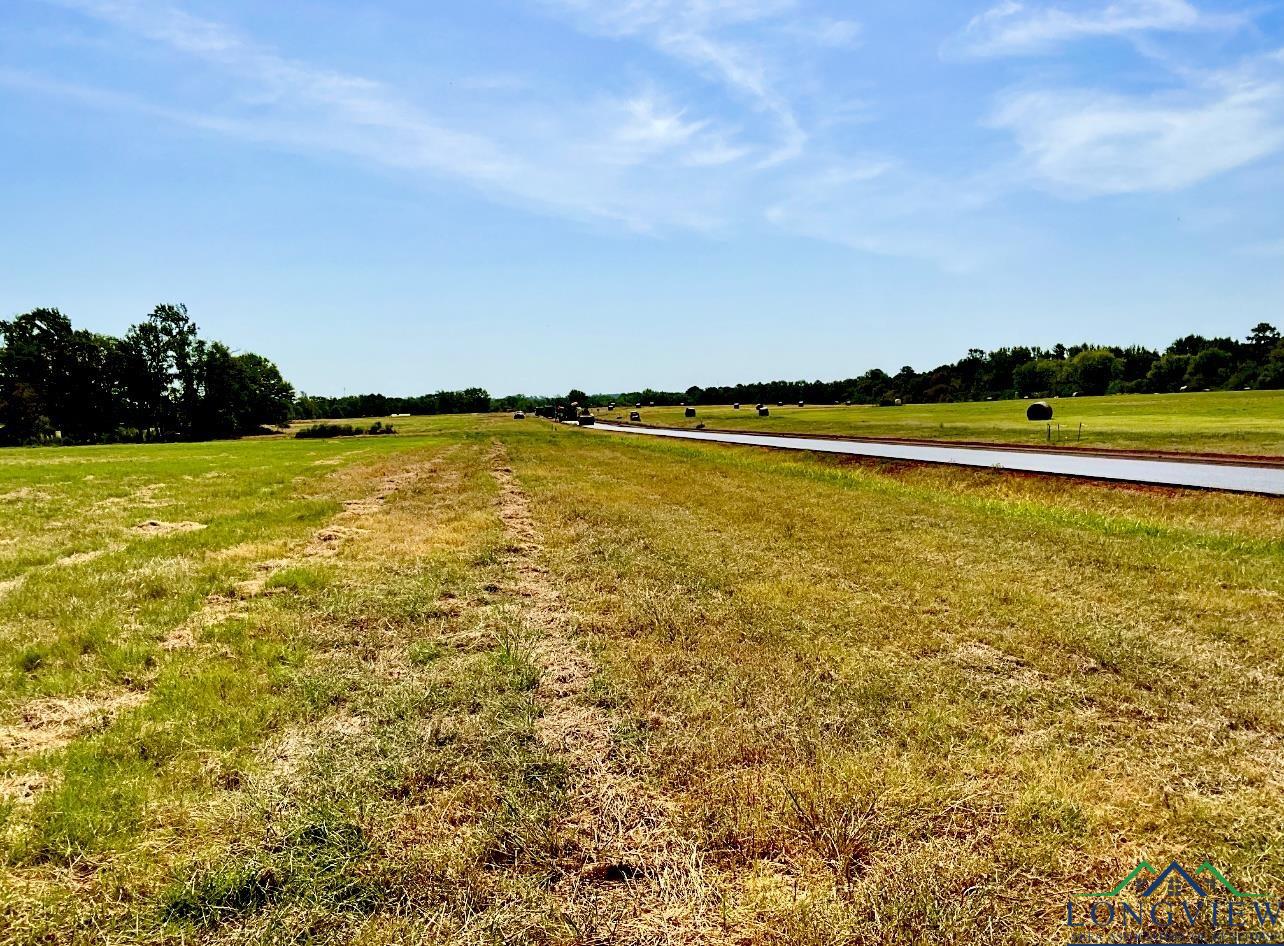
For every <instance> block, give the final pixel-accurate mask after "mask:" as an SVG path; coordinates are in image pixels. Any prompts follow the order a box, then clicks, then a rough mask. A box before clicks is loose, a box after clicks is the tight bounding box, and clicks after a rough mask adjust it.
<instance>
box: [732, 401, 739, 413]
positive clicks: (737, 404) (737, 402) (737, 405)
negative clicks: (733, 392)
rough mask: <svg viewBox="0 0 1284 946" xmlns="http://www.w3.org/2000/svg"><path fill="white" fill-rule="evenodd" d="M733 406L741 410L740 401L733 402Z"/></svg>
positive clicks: (734, 408)
mask: <svg viewBox="0 0 1284 946" xmlns="http://www.w3.org/2000/svg"><path fill="white" fill-rule="evenodd" d="M731 407H732V409H733V410H737V411H738V410H740V402H739V401H736V403H734V404H732V405H731Z"/></svg>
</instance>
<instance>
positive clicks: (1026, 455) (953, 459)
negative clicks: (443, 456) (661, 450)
mask: <svg viewBox="0 0 1284 946" xmlns="http://www.w3.org/2000/svg"><path fill="white" fill-rule="evenodd" d="M583 429H586V430H597V431H601V432H604V433H612V434H628V435H630V436H634V437H669V438H672V439H675V440H699V441H707V442H710V443H736V444H744V445H746V446H752V447H775V448H777V449H781V450H811V451H814V452H816V453H840V454H846V455H848V456H857V457H878V458H881V459H886V460H914V461H916V462H919V463H946V464H952V465H954V466H978V467H989V468H991V469H997V470H1019V471H1022V472H1027V473H1047V474H1051V475H1053V476H1081V477H1088V478H1091V479H1101V480H1123V481H1126V482H1129V483H1153V484H1156V485H1160V486H1189V487H1194V488H1196V489H1220V490H1231V491H1234V492H1241V493H1263V494H1266V495H1268V496H1284V466H1281V467H1271V466H1254V465H1251V464H1248V463H1213V462H1208V461H1204V460H1198V459H1191V460H1173V459H1168V458H1165V459H1162V460H1147V459H1135V458H1132V457H1116V456H1107V455H1102V454H1094V453H1089V452H1087V451H1084V452H1083V453H1052V452H1044V451H1038V450H1021V449H1005V448H1003V447H958V446H950V445H948V444H941V445H940V446H935V445H929V444H916V443H888V442H884V441H875V440H859V439H852V440H831V439H828V438H824V439H822V438H810V437H796V436H795V437H782V436H777V435H773V434H750V433H723V432H719V431H713V430H677V429H673V428H668V427H631V426H629V427H626V426H623V425H620V424H611V423H603V422H601V421H599V422H597V423H596V424H594V425H593V426H591V427H587V428H583Z"/></svg>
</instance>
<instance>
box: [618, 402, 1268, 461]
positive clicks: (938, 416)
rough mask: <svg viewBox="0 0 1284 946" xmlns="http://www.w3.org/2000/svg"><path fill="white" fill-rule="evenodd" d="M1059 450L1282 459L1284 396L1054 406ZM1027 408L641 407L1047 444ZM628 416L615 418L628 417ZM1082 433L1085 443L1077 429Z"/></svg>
mask: <svg viewBox="0 0 1284 946" xmlns="http://www.w3.org/2000/svg"><path fill="white" fill-rule="evenodd" d="M1048 403H1050V404H1051V405H1052V406H1053V410H1054V414H1055V416H1054V417H1053V421H1052V432H1051V435H1052V442H1053V443H1054V444H1056V445H1058V446H1063V447H1088V448H1091V447H1110V448H1116V449H1129V450H1176V451H1191V452H1201V453H1236V454H1258V455H1264V456H1265V455H1271V456H1280V455H1284V391H1226V392H1220V391H1215V392H1209V393H1196V394H1129V395H1119V396H1114V397H1078V398H1059V399H1055V400H1051V401H1049V402H1048ZM1028 405H1029V402H1028V401H980V402H967V403H961V404H909V405H905V406H904V407H869V406H853V407H842V406H838V407H833V406H821V405H817V406H810V407H798V405H797V404H796V403H795V404H792V405H790V404H786V405H785V406H784V407H777V406H776V405H775V404H774V403H773V404H768V405H767V406H768V408H770V410H771V416H770V417H758V416H757V413H756V412H755V411H754V409H753V408H754V405H752V404H742V405H741V409H740V410H738V411H737V410H733V409H732V407H731V406H730V405H726V406H720V407H698V408H697V409H696V410H697V416H696V417H695V418H694V419H691V418H686V417H683V410H682V408H680V407H651V408H647V407H643V408H642V409H641V412H642V422H643V423H648V424H659V425H662V426H666V427H694V426H695V425H696V424H699V423H703V424H706V425H708V426H709V427H723V428H728V429H737V430H739V429H744V430H761V431H776V432H789V433H816V434H851V435H856V436H866V437H911V438H924V439H930V440H982V441H995V442H1002V443H1020V444H1047V443H1048V425H1047V424H1046V423H1039V422H1031V421H1027V420H1026V419H1025V409H1026V407H1027V406H1028ZM627 411H628V408H625V409H624V410H623V411H622V412H621V411H616V412H615V413H617V414H620V413H622V416H624V417H627V416H628V413H627ZM1081 423H1082V424H1083V430H1082V434H1080V430H1079V425H1080V424H1081Z"/></svg>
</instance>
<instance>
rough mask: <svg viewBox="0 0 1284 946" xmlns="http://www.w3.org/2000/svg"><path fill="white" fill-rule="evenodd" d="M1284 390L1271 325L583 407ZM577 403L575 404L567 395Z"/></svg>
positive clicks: (984, 355) (595, 401)
mask: <svg viewBox="0 0 1284 946" xmlns="http://www.w3.org/2000/svg"><path fill="white" fill-rule="evenodd" d="M1241 388H1284V340H1281V337H1280V333H1279V332H1278V331H1277V330H1276V329H1275V327H1274V326H1272V325H1268V324H1267V323H1265V322H1262V323H1260V324H1258V325H1257V326H1255V327H1254V328H1253V330H1252V332H1250V333H1249V335H1248V337H1247V338H1246V339H1245V340H1244V341H1237V340H1236V339H1233V338H1204V337H1203V336H1200V335H1187V336H1186V337H1185V338H1180V339H1178V340H1177V341H1175V342H1173V343H1172V344H1171V345H1169V346H1168V348H1167V349H1165V350H1164V351H1163V352H1158V351H1154V350H1151V349H1148V348H1142V347H1140V346H1136V345H1134V346H1131V347H1128V348H1119V347H1107V346H1100V345H1087V344H1083V345H1072V346H1069V347H1067V346H1065V345H1056V346H1054V347H1053V348H1048V349H1045V348H1025V347H1013V348H1000V349H998V350H996V351H991V352H986V351H982V350H981V349H979V348H974V349H972V350H971V351H969V352H968V353H967V356H966V357H965V358H962V359H961V360H959V361H956V362H954V363H952V364H947V365H941V366H940V367H938V368H933V369H931V370H930V371H915V370H914V369H913V368H911V367H909V366H906V367H904V368H902V369H901V370H900V371H898V372H896V374H888V373H887V372H885V371H882V370H880V369H878V368H874V369H872V370H870V371H866V372H865V373H864V374H862V375H860V376H859V377H856V378H847V379H844V380H841V381H767V382H759V383H754V384H737V385H732V386H716V387H707V388H702V387H696V386H693V387H690V388H687V389H686V391H653V390H651V389H647V390H644V391H629V392H623V393H620V394H597V395H592V396H591V397H588V398H587V399H586V400H585V401H582V402H581V403H587V404H591V405H593V406H601V405H605V404H607V403H609V402H610V401H616V402H617V403H620V404H629V405H632V404H635V403H638V402H641V403H642V404H652V403H655V404H677V403H680V402H683V401H685V402H686V403H688V404H730V403H734V402H740V403H744V404H754V403H758V402H765V403H768V404H775V403H777V402H781V401H783V402H784V403H786V404H794V403H797V402H798V401H805V402H807V403H811V404H826V403H837V402H845V401H851V402H852V403H854V404H893V403H895V402H896V401H897V400H902V401H904V402H905V403H911V402H914V403H920V404H921V403H936V402H942V401H983V400H986V399H994V400H1000V399H1003V398H1013V397H1049V396H1053V395H1058V396H1062V397H1068V396H1071V395H1075V394H1079V395H1093V394H1138V393H1168V392H1175V391H1204V390H1213V391H1217V390H1239V389H1241ZM568 400H569V398H568Z"/></svg>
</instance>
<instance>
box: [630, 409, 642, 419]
mask: <svg viewBox="0 0 1284 946" xmlns="http://www.w3.org/2000/svg"><path fill="white" fill-rule="evenodd" d="M641 419H642V415H641V414H639V413H638V412H637V411H629V420H641Z"/></svg>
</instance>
